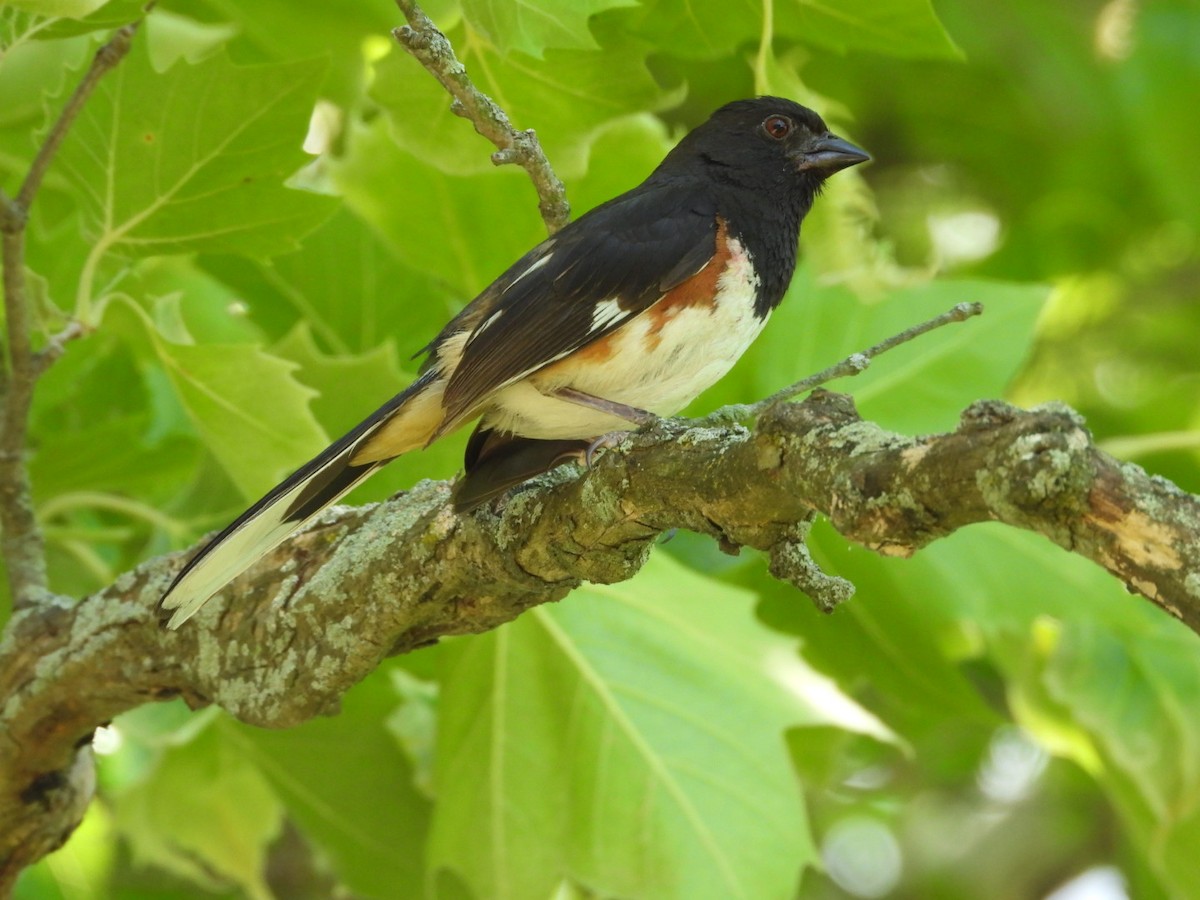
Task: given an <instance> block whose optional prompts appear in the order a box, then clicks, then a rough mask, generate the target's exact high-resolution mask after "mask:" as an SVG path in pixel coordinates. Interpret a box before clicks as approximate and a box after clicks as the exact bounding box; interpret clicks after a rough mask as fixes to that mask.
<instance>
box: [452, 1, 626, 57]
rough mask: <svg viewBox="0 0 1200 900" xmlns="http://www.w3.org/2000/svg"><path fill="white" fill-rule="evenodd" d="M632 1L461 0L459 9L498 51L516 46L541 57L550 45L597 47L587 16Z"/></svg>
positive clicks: (578, 47)
mask: <svg viewBox="0 0 1200 900" xmlns="http://www.w3.org/2000/svg"><path fill="white" fill-rule="evenodd" d="M636 5H637V0H463V4H462V11H463V16H464V17H465V18H466V19H467V21H468V22H470V23H471V25H472V26H473V27H474V28H477V29H478V30H479V31H481V32H483V33H484V34H486V35H487V36H488V37H489V38H490V39H491V41H492V43H493V44H495V45H496V46H497V48H498V49H499V50H500V52H501V53H504V54H507V53H510V52H512V51H513V50H520V51H521V52H523V53H528V54H529V55H530V56H534V57H537V58H538V59H541V58H542V52H543V51H544V50H546V49H548V48H551V47H558V48H566V49H577V50H592V49H597V48H598V47H599V44H597V43H596V39H595V38H594V37H592V33H591V31H590V30H589V29H588V19H589V18H591V16H592V15H594V14H595V13H598V12H603V11H604V10H606V9H614V8H617V7H621V6H636Z"/></svg>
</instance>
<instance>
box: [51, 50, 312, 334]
mask: <svg viewBox="0 0 1200 900" xmlns="http://www.w3.org/2000/svg"><path fill="white" fill-rule="evenodd" d="M320 77H321V68H320V66H319V65H314V64H312V63H291V64H285V65H276V66H255V67H236V66H233V65H232V64H230V63H229V62H228V61H227V60H226V59H225V58H223V57H222V56H214V57H211V58H209V59H207V60H205V61H204V62H202V63H199V64H197V65H188V64H186V63H177V64H176V65H174V66H172V67H171V69H169V70H168V71H167V72H165V73H163V74H161V75H160V74H158V73H156V72H155V71H154V69H153V67H152V66H151V65H150V61H149V56H148V53H147V51H146V50H145V47H144V44H142V43H137V44H135V45H134V49H133V50H132V51H131V52H130V54H129V57H128V58H127V59H126V60H125V61H124V62H123V63H122V64H121V66H120V67H119V68H118V69H117V70H116V71H115V72H113V73H112V74H110V75H109V76H108V77H106V78H105V79H104V80H103V81H101V82H100V86H99V87H98V88H97V90H96V92H95V94H94V95H93V96H92V98H91V100H90V101H89V103H88V105H87V106H86V107H85V108H84V111H83V113H82V114H81V116H80V118H79V120H78V121H77V122H76V123H75V125H74V127H73V128H72V130H71V133H70V135H69V136H68V138H67V140H66V142H65V143H64V144H63V147H62V149H61V150H60V152H59V154H58V158H57V162H56V165H57V166H58V167H59V168H60V171H64V172H66V173H67V174H68V175H69V176H70V177H71V179H72V180H73V181H74V183H75V185H76V186H77V188H78V189H79V192H80V198H81V200H82V202H83V203H84V208H85V210H86V212H87V216H88V217H87V221H86V223H85V225H86V229H87V231H88V233H89V235H90V236H91V238H92V240H93V242H94V245H93V248H92V251H91V255H90V257H89V264H88V265H87V266H85V267H84V284H83V285H82V286H81V289H80V299H81V303H82V304H83V305H84V310H86V305H87V304H88V303H89V302H90V301H92V300H93V299H94V298H93V296H92V293H93V291H95V289H96V288H95V286H94V285H92V284H91V283H90V279H91V278H92V277H94V269H95V266H96V264H97V263H98V261H99V259H100V258H101V257H103V256H104V255H105V254H109V253H118V254H123V255H138V256H144V255H153V254H166V253H178V252H183V251H189V250H209V251H226V252H235V253H244V254H247V255H269V254H271V253H278V252H280V251H282V250H286V249H288V248H289V247H294V246H295V245H296V241H297V240H298V238H299V237H300V236H301V235H303V234H304V233H305V232H307V231H309V230H311V229H312V228H313V227H315V226H316V224H317V223H318V222H320V221H321V220H322V219H323V218H324V217H325V216H327V215H328V214H329V212H330V211H331V204H330V201H329V200H328V198H323V197H318V196H315V195H313V194H310V193H306V192H303V191H296V190H290V189H288V188H285V187H284V186H283V181H284V179H285V178H287V177H288V176H289V175H291V174H292V173H293V172H294V171H295V170H296V169H297V168H299V167H300V166H301V165H302V164H303V162H304V161H305V156H304V154H303V153H302V151H301V149H300V143H301V141H302V140H303V137H304V133H305V131H306V129H307V125H308V117H309V114H310V112H311V111H312V105H313V102H314V99H315V92H316V86H317V84H318V83H319V81H320ZM81 311H82V310H81Z"/></svg>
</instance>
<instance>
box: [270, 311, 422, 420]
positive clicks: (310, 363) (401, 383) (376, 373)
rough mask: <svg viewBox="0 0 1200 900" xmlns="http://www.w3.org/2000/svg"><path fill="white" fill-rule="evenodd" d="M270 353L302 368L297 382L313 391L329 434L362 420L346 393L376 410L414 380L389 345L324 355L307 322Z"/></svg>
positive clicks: (360, 411)
mask: <svg viewBox="0 0 1200 900" xmlns="http://www.w3.org/2000/svg"><path fill="white" fill-rule="evenodd" d="M271 352H272V354H273V355H274V356H278V357H282V358H283V359H289V360H291V361H292V362H295V363H297V364H298V365H299V366H300V368H299V369H298V370H297V371H296V379H297V380H298V381H299V382H300V383H302V384H304V385H307V386H308V387H310V388H312V389H313V390H314V391H316V396H315V397H314V398H313V401H312V410H313V413H314V414H315V415H316V417H317V419H318V421H320V422H321V424H322V425H324V426H325V428H326V430H327V431H328V432H329V433H330V434H342V433H343V432H346V431H349V430H350V429H351V428H352V427H353V426H355V425H357V424H358V423H359V422H360V421H361V420H362V418H363V416H364V415H365V413H364V411H363V409H361V408H358V407H359V404H358V403H357V402H355V403H347V402H346V394H347V393H350V394H352V395H353V396H355V397H362V398H364V401H365V402H366V403H367V404H368V405H370V404H375V405H376V406H377V405H378V404H380V403H382V402H383V401H384V400H385V399H387V398H388V397H391V396H392V395H393V394H396V393H399V392H400V390H401V389H403V388H405V387H407V386H408V383H409V382H410V381H412V377H411V376H408V375H404V374H403V373H401V371H400V368H399V366H397V365H396V350H395V347H393V346H392V342H391V341H387V342H385V343H383V344H380V345H379V346H378V347H376V348H375V349H374V350H371V351H370V352H368V353H359V354H338V355H328V354H325V353H322V352H321V350H320V348H318V347H317V344H316V341H314V340H313V336H312V329H310V328H309V327H308V323H307V322H301V323H300V324H298V325H297V326H296V327H295V328H293V329H292V330H291V332H289V333H288V335H287V336H286V337H285V338H284V339H283V340H282V341H279V342H278V343H277V344H275V346H274V347H272V348H271Z"/></svg>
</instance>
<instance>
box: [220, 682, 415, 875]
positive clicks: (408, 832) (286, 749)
mask: <svg viewBox="0 0 1200 900" xmlns="http://www.w3.org/2000/svg"><path fill="white" fill-rule="evenodd" d="M398 702H399V699H398V697H397V695H396V693H395V691H394V690H393V689H392V687H391V685H390V684H389V679H388V672H387V671H385V670H380V671H378V672H376V673H374V674H373V675H372V676H371V677H369V678H368V679H367V680H366V681H364V682H363V683H362V684H360V685H358V686H356V687H355V688H354V689H353V690H352V691H350V692H349V693H348V694H346V696H345V697H344V698H342V708H341V711H340V712H339V713H338V715H337V716H336V717H333V718H321V719H313V720H312V721H309V722H305V723H304V724H303V725H300V726H298V727H295V728H290V729H288V730H286V731H267V730H263V729H260V728H250V727H247V726H243V725H233V726H231V733H232V736H233V738H234V739H235V742H236V745H237V746H238V748H239V749H240V750H241V751H242V752H243V753H245V754H246V756H247V758H248V759H249V760H251V761H253V763H254V764H255V765H256V766H257V767H258V768H259V770H260V771H261V772H262V774H263V775H264V776H265V777H266V778H267V779H268V780H269V781H270V783H271V785H272V787H273V788H274V789H275V791H276V792H277V793H278V795H279V798H280V799H281V800H282V802H283V804H284V805H285V806H286V808H287V812H288V816H289V817H290V818H291V819H292V820H293V821H294V822H295V823H296V824H297V825H298V826H299V828H300V829H301V831H302V832H303V833H304V835H305V836H306V837H307V838H308V839H309V840H310V841H311V842H313V844H314V845H315V846H316V847H317V848H319V849H320V850H321V851H323V853H324V854H325V855H327V856H328V858H329V859H330V861H331V862H332V864H333V868H334V871H335V872H336V873H337V875H338V877H339V878H340V880H341V881H342V882H343V883H344V884H345V885H346V886H348V887H349V888H350V889H351V890H353V891H354V892H355V893H356V894H360V895H365V896H369V897H395V896H405V897H414V896H419V893H418V892H416V891H413V892H412V893H405V894H400V893H398V888H399V886H401V885H409V886H414V885H418V884H420V883H421V876H422V871H423V865H422V863H423V860H422V854H421V847H422V845H423V844H424V841H425V832H426V829H427V828H428V823H429V801H428V800H427V799H426V798H424V797H423V796H421V795H420V794H418V793H417V791H416V789H415V788H414V786H413V778H412V770H411V768H410V766H409V764H408V761H407V760H406V759H405V756H404V754H403V753H402V752H401V750H400V748H399V746H398V745H397V743H396V741H395V739H394V738H393V737H392V735H391V734H389V732H388V730H387V728H386V727H385V725H384V721H385V719H386V718H387V716H388V715H389V714H390V713H391V712H392V710H394V709H395V708H396V706H397V705H398Z"/></svg>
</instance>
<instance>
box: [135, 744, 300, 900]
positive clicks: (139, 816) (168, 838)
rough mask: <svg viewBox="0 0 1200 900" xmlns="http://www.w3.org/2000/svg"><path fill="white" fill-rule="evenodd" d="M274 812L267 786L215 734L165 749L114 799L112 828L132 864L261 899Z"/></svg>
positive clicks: (275, 825)
mask: <svg viewBox="0 0 1200 900" xmlns="http://www.w3.org/2000/svg"><path fill="white" fill-rule="evenodd" d="M281 813H282V808H281V806H280V804H279V801H278V800H277V799H276V797H275V793H274V791H272V789H271V787H270V785H269V784H268V783H267V781H266V780H265V779H264V778H263V776H262V775H261V774H259V772H258V771H257V769H256V768H255V767H254V766H253V765H251V764H250V763H249V762H248V761H247V760H246V759H245V757H244V756H243V754H242V753H241V752H240V751H239V750H238V749H237V748H236V746H235V745H233V744H232V743H231V742H230V740H229V738H228V737H227V736H226V735H225V734H224V733H223V731H222V729H221V728H219V727H209V728H207V729H206V730H205V731H204V732H203V733H202V734H201V735H200V736H199V737H198V738H196V739H195V740H193V741H191V742H189V743H186V744H182V745H180V746H177V747H173V748H171V749H170V750H168V751H166V752H165V753H164V754H163V757H162V761H161V762H160V763H159V765H158V766H157V767H156V768H155V769H154V771H153V772H152V773H151V774H150V775H149V776H148V777H147V778H146V779H145V780H144V781H142V782H141V783H139V784H137V785H135V786H133V787H131V788H129V789H128V790H126V791H124V792H123V793H122V794H121V795H120V796H119V798H118V799H117V806H116V823H117V828H118V829H119V830H120V832H121V834H122V835H124V837H125V839H126V840H127V841H128V842H129V846H130V849H131V850H132V852H133V857H134V860H135V861H137V862H138V863H140V864H142V865H145V864H147V863H152V864H154V865H155V866H158V867H160V868H163V869H166V870H167V871H169V872H174V873H175V874H177V875H180V876H182V877H184V878H187V879H188V880H190V881H193V882H195V883H196V884H198V885H202V886H205V887H208V888H210V889H214V888H221V887H223V886H226V885H237V886H238V887H240V888H241V889H242V890H244V891H245V892H246V893H247V895H249V896H251V897H269V896H271V894H270V893H269V891H268V890H267V886H266V883H265V881H264V880H263V875H264V864H265V859H266V848H267V845H268V844H269V843H270V842H271V841H272V840H273V839H274V838H275V837H276V835H278V833H279V829H280V825H281V822H282V819H281Z"/></svg>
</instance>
